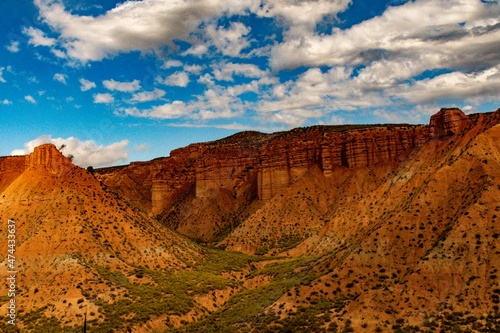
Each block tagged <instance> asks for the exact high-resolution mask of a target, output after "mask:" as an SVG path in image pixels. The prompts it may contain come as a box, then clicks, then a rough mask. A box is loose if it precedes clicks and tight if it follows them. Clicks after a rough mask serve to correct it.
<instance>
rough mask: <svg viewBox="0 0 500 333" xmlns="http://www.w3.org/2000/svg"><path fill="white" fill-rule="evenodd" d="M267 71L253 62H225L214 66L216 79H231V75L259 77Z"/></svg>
mask: <svg viewBox="0 0 500 333" xmlns="http://www.w3.org/2000/svg"><path fill="white" fill-rule="evenodd" d="M267 74H268V73H267V72H266V71H264V70H261V69H260V68H259V67H257V66H256V65H254V64H237V63H225V64H222V65H217V66H215V69H214V77H215V78H216V79H217V80H218V81H233V76H235V75H236V76H241V77H247V78H260V77H264V76H266V75H267Z"/></svg>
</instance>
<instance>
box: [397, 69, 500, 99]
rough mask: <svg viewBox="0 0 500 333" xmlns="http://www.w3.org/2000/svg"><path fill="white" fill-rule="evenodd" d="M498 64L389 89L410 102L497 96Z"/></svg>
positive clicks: (499, 73)
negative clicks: (475, 70) (472, 71)
mask: <svg viewBox="0 0 500 333" xmlns="http://www.w3.org/2000/svg"><path fill="white" fill-rule="evenodd" d="M498 91H500V66H498V67H494V68H489V69H487V70H484V71H481V72H476V73H470V74H468V73H463V72H453V73H448V74H443V75H440V76H437V77H435V78H432V79H423V80H420V81H417V82H414V83H412V84H407V85H402V86H399V87H395V88H393V89H391V92H392V94H393V95H395V96H400V97H402V98H404V99H406V100H407V101H408V102H410V103H416V104H419V103H429V102H433V101H436V100H440V99H445V98H446V99H450V98H467V97H476V96H481V97H482V99H483V101H485V100H487V99H488V98H490V99H496V98H498Z"/></svg>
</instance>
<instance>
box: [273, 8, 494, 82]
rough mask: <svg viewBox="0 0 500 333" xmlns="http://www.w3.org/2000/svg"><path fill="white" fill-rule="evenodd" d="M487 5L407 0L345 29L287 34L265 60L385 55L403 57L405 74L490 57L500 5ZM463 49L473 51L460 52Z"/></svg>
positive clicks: (335, 61) (294, 62)
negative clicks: (325, 32)
mask: <svg viewBox="0 0 500 333" xmlns="http://www.w3.org/2000/svg"><path fill="white" fill-rule="evenodd" d="M492 7H493V6H490V8H487V6H486V5H485V4H484V3H482V2H481V1H479V0H468V1H465V0H464V1H456V2H448V1H434V0H421V1H412V2H408V3H406V4H404V5H401V6H397V7H389V8H388V9H387V10H386V11H385V12H384V13H383V15H381V16H378V17H374V18H372V19H370V20H367V21H364V22H361V23H359V24H357V25H355V26H353V27H352V28H350V29H347V30H340V29H338V28H335V29H334V30H333V32H332V34H329V35H326V34H321V35H319V34H315V33H313V32H310V33H309V34H308V35H301V36H292V37H291V38H289V39H287V40H286V41H285V42H283V43H281V44H280V45H278V46H276V47H275V48H274V49H273V51H272V56H271V64H272V66H273V67H274V68H276V69H278V68H286V67H298V66H302V65H305V66H321V65H330V66H334V65H343V64H352V65H356V64H368V65H371V64H373V63H376V62H378V61H388V62H395V63H408V64H409V69H408V70H406V71H405V75H411V74H414V73H417V74H418V73H419V72H421V71H422V70H425V69H427V68H433V67H438V68H440V67H442V66H444V65H446V66H453V67H457V66H461V65H462V66H470V65H471V64H472V63H475V64H478V63H480V62H482V61H487V63H491V62H492V61H495V60H494V59H495V57H496V59H497V60H498V59H499V58H498V55H499V53H500V50H499V51H494V46H497V49H498V40H499V34H500V29H499V26H498V23H500V19H499V18H498V17H499V14H500V9H499V8H498V7H499V6H496V7H495V8H492ZM437 13H439V15H437ZM465 49H467V50H470V51H472V52H473V53H474V55H473V56H469V55H465V54H464V52H463V51H464V50H465ZM478 53H479V54H478ZM495 54H496V55H495ZM421 56H423V59H422V58H420V57H421ZM477 56H479V57H477ZM433 61H437V65H432V64H433ZM395 73H396V71H395Z"/></svg>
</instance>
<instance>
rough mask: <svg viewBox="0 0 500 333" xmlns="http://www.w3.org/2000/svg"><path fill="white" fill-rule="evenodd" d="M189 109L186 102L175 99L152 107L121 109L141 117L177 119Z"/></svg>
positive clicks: (122, 111)
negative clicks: (145, 108)
mask: <svg viewBox="0 0 500 333" xmlns="http://www.w3.org/2000/svg"><path fill="white" fill-rule="evenodd" d="M187 113H188V110H187V109H186V104H185V103H184V102H182V101H174V102H172V103H166V104H163V105H159V106H154V107H152V108H151V109H147V110H139V109H138V108H127V109H124V110H121V113H119V114H123V115H127V116H134V117H140V118H156V119H175V118H181V117H183V116H186V115H187Z"/></svg>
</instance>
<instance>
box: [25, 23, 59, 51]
mask: <svg viewBox="0 0 500 333" xmlns="http://www.w3.org/2000/svg"><path fill="white" fill-rule="evenodd" d="M23 33H24V34H25V35H27V36H28V37H29V41H28V43H29V44H31V45H34V46H54V45H55V44H56V42H57V40H56V39H54V38H50V37H46V36H45V33H44V32H43V31H42V30H40V29H37V28H33V27H27V28H24V29H23Z"/></svg>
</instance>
